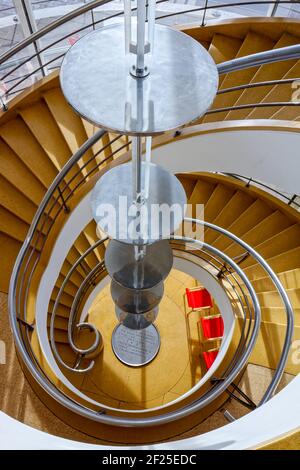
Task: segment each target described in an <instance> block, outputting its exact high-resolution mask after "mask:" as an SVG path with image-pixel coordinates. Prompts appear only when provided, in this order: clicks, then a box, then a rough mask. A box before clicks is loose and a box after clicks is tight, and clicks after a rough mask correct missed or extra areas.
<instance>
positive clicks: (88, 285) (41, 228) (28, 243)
mask: <svg viewBox="0 0 300 470" xmlns="http://www.w3.org/2000/svg"><path fill="white" fill-rule="evenodd" d="M162 1H164V0H161V2H162ZM161 2H158V3H161ZM104 3H109V0H107V1H104V0H102V1H94V2H91V3H89V4H87V5H84V6H83V7H81V8H79V9H77V10H74V11H72V12H71V13H69V14H68V15H65V16H64V17H62V18H60V19H58V20H56V21H55V22H53V23H52V24H51V25H48V26H46V27H45V28H43V29H42V30H40V31H38V32H37V33H34V34H33V35H32V36H30V38H27V39H26V40H24V41H22V42H21V43H20V44H18V45H17V46H15V47H14V48H12V50H10V51H8V53H6V54H4V55H2V57H0V64H3V63H4V62H6V61H8V60H10V59H11V58H12V57H13V56H14V55H15V54H16V53H17V52H19V51H20V50H22V49H23V48H24V47H26V46H28V45H30V44H32V43H34V41H37V40H38V39H39V38H41V37H44V36H45V35H46V34H47V33H48V32H50V31H52V30H53V29H55V28H57V27H58V26H61V25H62V24H64V23H65V22H66V21H69V20H71V19H73V18H75V17H77V16H79V15H81V14H83V13H84V12H86V11H89V10H91V9H92V8H95V7H96V6H99V5H102V4H104ZM251 3H265V2H249V4H251ZM268 3H270V4H277V3H278V2H268ZM279 3H289V2H279ZM299 3H300V1H299ZM223 6H225V5H223ZM209 8H212V7H210V6H209V5H207V4H206V5H205V7H204V11H207V10H208V9H209ZM214 8H216V6H214ZM199 10H201V9H199ZM115 16H120V13H118V14H116V15H113V16H112V17H115ZM168 16H171V15H168ZM112 17H111V18H112ZM161 18H162V17H161ZM106 19H107V18H106ZM101 21H102V20H101ZM97 23H100V21H98V22H97ZM85 28H86V27H84V28H82V29H81V30H84V29H85ZM79 31H80V30H79ZM69 34H70V33H69ZM69 34H68V36H69ZM61 40H62V38H60V39H59V40H58V41H56V42H55V43H52V44H51V45H49V46H47V47H46V48H45V49H44V50H46V49H48V48H50V47H52V46H53V45H54V44H57V43H58V42H60V41H61ZM44 50H43V51H44ZM43 51H40V52H43ZM35 56H36V54H35V55H33V56H31V57H30V58H27V59H26V61H28V60H31V59H32V58H34V57H35ZM299 57H300V46H291V47H286V48H282V49H278V50H274V51H267V52H264V53H259V54H253V55H251V56H248V57H243V58H240V59H234V60H232V61H229V62H227V63H223V64H219V66H218V69H219V73H220V74H223V73H230V72H232V71H236V70H241V69H244V68H248V67H253V66H257V65H262V64H267V63H272V62H276V61H281V60H290V59H291V58H293V59H295V58H299ZM56 59H57V58H56ZM56 59H55V60H56ZM26 61H25V62H23V63H22V64H18V65H17V66H16V67H15V68H14V69H13V71H10V72H8V73H7V74H6V75H5V77H4V78H8V77H9V75H10V73H12V72H14V71H16V70H17V69H18V68H19V67H21V66H22V65H24V63H26ZM44 65H45V64H44ZM37 70H38V69H37ZM33 73H35V72H33ZM26 78H28V76H27V77H26ZM22 80H23V81H24V79H22ZM277 82H278V83H277ZM279 82H280V83H281V82H282V84H284V83H286V81H276V84H279ZM20 83H21V82H18V84H14V85H13V86H12V87H11V88H10V89H9V90H8V93H10V92H12V91H13V90H14V89H16V88H17V86H18V85H20ZM269 84H270V86H272V85H274V84H275V83H274V82H272V83H271V81H270V82H269ZM251 86H252V85H250V84H249V85H242V86H241V87H240V89H242V87H245V88H247V87H249V88H250V87H251ZM253 86H266V82H261V83H257V84H255V85H254V84H253ZM235 90H236V87H235V88H229V89H227V90H222V93H227V92H229V93H230V92H231V91H235ZM299 104H300V103H297V104H296V103H292V104H291V103H290V104H288V103H279V104H278V103H276V104H275V103H266V105H267V106H268V105H269V106H272V105H273V106H275V105H276V106H278V105H287V106H289V105H291V106H292V105H299ZM258 105H262V104H261V103H260V104H258V103H256V104H252V105H247V106H253V107H256V106H258ZM231 109H234V107H231V108H230V107H228V108H222V109H221V110H211V111H209V112H220V111H224V110H231ZM238 109H241V108H238ZM104 135H105V131H103V130H99V131H98V132H96V133H95V134H94V135H93V136H92V137H91V138H90V139H88V140H87V142H86V143H85V144H84V145H82V146H81V147H80V149H79V150H78V151H77V152H76V153H75V154H74V155H73V157H72V158H71V159H70V160H69V161H68V162H67V163H66V165H65V166H64V167H63V169H62V170H61V172H60V173H59V174H58V176H57V177H56V178H55V180H54V181H53V183H52V184H51V186H50V187H49V189H48V191H47V193H46V195H45V196H44V199H43V201H42V203H41V204H40V207H39V209H38V211H37V213H36V215H35V217H34V219H33V221H32V224H31V227H30V230H29V232H28V235H27V237H26V240H25V242H24V244H23V246H22V248H21V251H20V253H19V255H18V257H17V260H16V263H15V266H14V269H13V273H12V277H11V282H10V289H9V312H10V323H11V328H12V331H13V336H14V340H15V343H16V347H17V350H18V353H19V356H20V357H21V360H22V361H23V362H24V364H25V366H26V368H27V369H28V371H29V372H30V374H31V375H32V377H33V378H34V380H36V382H37V383H38V384H39V385H40V386H41V387H42V388H43V390H45V391H46V392H47V393H48V394H49V395H50V396H51V397H52V398H53V399H55V400H56V401H58V402H59V403H60V404H61V405H63V406H65V407H66V408H68V409H69V410H71V411H73V412H75V413H77V414H79V415H81V416H84V417H86V418H89V419H91V420H94V421H99V422H102V423H107V424H111V425H115V426H153V425H157V424H163V423H166V422H170V421H174V420H176V419H179V418H182V417H184V416H188V415H189V414H191V413H193V412H195V411H197V410H199V409H201V408H203V407H205V406H206V405H207V404H209V403H211V402H212V401H213V400H214V399H215V398H216V397H218V396H219V395H220V394H221V393H223V392H224V391H226V390H227V389H228V387H229V386H230V384H231V383H232V382H233V380H234V379H235V377H236V376H237V374H238V373H239V372H240V371H242V370H243V368H244V367H245V365H246V364H247V360H248V358H249V356H250V354H251V351H252V349H253V347H254V345H255V341H256V338H257V336H258V334H259V326H260V306H259V302H258V299H257V295H256V293H255V291H254V289H253V287H252V285H251V283H250V282H249V280H248V279H247V277H246V275H245V273H244V272H243V270H242V268H241V266H240V265H241V264H242V261H241V260H239V261H237V260H232V259H230V258H229V257H228V256H226V254H224V253H222V252H221V251H219V250H218V249H216V248H215V247H213V246H210V245H208V244H206V243H202V242H200V241H197V240H194V239H189V238H182V237H174V240H173V242H172V243H173V244H174V245H176V249H177V251H180V252H181V255H182V256H186V255H187V254H188V255H189V256H198V262H201V263H203V262H205V263H208V264H210V266H211V267H212V268H213V269H215V271H216V272H215V278H216V279H217V280H218V282H220V283H224V284H225V283H229V285H230V286H231V289H230V290H229V291H228V289H227V292H228V294H229V295H231V296H232V295H233V298H232V300H233V301H234V302H236V304H237V305H239V306H240V311H241V313H242V318H243V327H242V335H241V338H240V341H239V344H238V347H237V349H236V351H235V354H234V356H233V358H232V359H231V361H230V364H229V365H228V368H227V369H226V370H225V372H224V374H223V377H221V378H217V379H218V380H216V381H215V382H214V383H213V384H212V387H211V388H210V389H209V390H208V391H207V392H206V393H204V394H203V395H202V396H201V397H199V398H198V399H197V400H195V401H194V402H192V403H189V404H188V405H186V406H184V407H182V408H178V409H176V410H173V411H171V412H170V411H167V412H166V413H161V414H159V415H155V416H148V417H147V416H146V417H138V418H136V417H134V418H132V417H129V416H128V414H130V413H129V411H128V410H124V411H122V410H118V411H119V416H116V415H110V414H109V413H107V412H105V413H103V409H104V407H102V406H99V410H94V409H91V408H89V407H88V405H87V404H85V405H83V404H82V403H79V402H77V401H76V400H75V399H74V397H73V398H70V397H69V396H67V394H66V391H63V390H60V389H59V388H57V386H56V385H55V384H54V383H52V382H51V379H50V378H49V377H47V376H46V375H45V372H44V371H43V370H42V368H41V367H40V365H39V363H38V361H37V359H36V358H35V356H34V353H33V351H32V349H31V344H30V331H31V330H32V327H33V325H31V324H29V322H28V319H27V314H26V313H27V302H28V295H29V292H30V288H31V287H32V281H33V278H34V275H35V274H36V273H37V270H38V267H39V262H40V260H41V257H42V254H43V250H44V249H45V247H46V243H47V240H48V238H49V235H50V234H51V233H52V232H53V229H54V227H55V226H56V222H57V221H58V220H60V218H61V217H63V216H64V213H65V217H67V213H68V212H69V204H70V202H71V201H72V198H73V197H74V195H77V193H78V190H79V189H80V188H81V187H82V185H83V184H84V183H85V182H86V181H87V180H88V178H89V177H91V176H93V175H95V174H97V172H98V171H99V170H101V169H103V168H105V166H106V164H107V163H109V162H111V160H112V159H114V160H117V161H116V163H118V160H119V161H121V162H122V161H123V160H122V159H121V158H120V157H121V156H122V154H123V153H124V151H125V149H126V150H128V149H129V148H130V144H131V143H130V142H126V143H125V144H123V143H122V141H121V139H122V137H121V136H118V137H116V138H114V139H112V141H111V142H110V143H109V144H107V145H104V146H103V147H102V148H101V149H100V150H99V151H98V152H97V153H96V154H95V155H93V156H92V157H89V158H88V160H87V161H86V162H85V163H84V164H79V161H80V160H81V158H82V157H83V156H84V155H85V154H86V152H87V151H88V150H90V149H91V148H92V147H93V145H94V144H96V143H97V142H98V141H99V140H100V139H101V138H102V137H103V136H104ZM111 143H115V144H118V145H119V146H118V148H117V149H116V150H114V152H112V153H111V154H110V155H109V156H106V157H105V158H103V160H101V162H100V163H99V159H100V157H102V156H104V152H105V151H107V149H108V147H109V145H111ZM106 153H107V152H106ZM126 158H127V157H126ZM128 158H129V157H128ZM87 165H89V167H87ZM74 169H75V171H74ZM83 169H84V170H85V171H86V173H85V175H83V173H82V170H83ZM71 171H73V173H71ZM71 174H72V176H71ZM188 221H189V222H190V223H196V224H202V225H204V226H205V227H206V228H207V229H208V230H214V231H217V232H218V233H220V234H222V235H223V236H226V237H228V238H229V239H230V240H231V241H233V242H235V243H237V244H238V245H239V246H241V247H242V248H243V250H244V253H247V256H252V257H253V259H254V260H255V262H257V263H258V264H260V265H261V266H262V267H263V268H264V270H265V271H266V273H267V274H268V276H269V277H270V279H271V280H272V282H273V284H274V286H275V288H276V289H277V291H278V292H279V294H280V297H281V300H282V304H283V306H284V307H285V310H286V315H287V326H286V335H285V341H284V346H283V350H282V353H281V357H280V360H279V363H278V366H277V368H276V371H275V373H274V375H273V378H272V381H271V383H270V385H269V386H268V389H267V390H266V392H265V394H264V396H263V398H262V400H261V402H260V404H262V403H265V402H266V401H267V400H268V399H270V398H271V396H272V395H273V393H274V392H275V390H276V387H277V385H278V383H279V381H280V379H281V376H282V373H283V371H284V367H285V364H286V361H287V356H288V352H289V348H290V343H291V337H292V332H293V311H292V307H291V304H290V301H289V299H288V297H287V295H286V293H285V290H284V289H283V287H282V285H281V283H280V281H279V279H278V277H277V276H276V274H275V273H274V272H273V271H272V269H271V268H270V267H269V265H268V264H267V263H266V261H265V260H264V259H263V258H262V257H261V256H260V255H259V254H258V253H257V252H255V250H253V249H252V248H251V247H250V246H249V245H247V244H246V243H244V242H243V241H242V240H240V239H239V238H238V237H236V236H235V235H233V234H232V233H230V232H228V231H227V230H224V229H222V228H220V227H217V226H215V225H213V224H210V223H207V222H205V221H200V220H195V219H188ZM60 223H61V221H60ZM103 242H104V241H103V240H101V241H99V242H97V243H98V244H99V245H100V244H101V243H103ZM186 244H188V245H189V244H192V245H196V246H197V255H196V253H195V252H194V251H192V252H190V253H189V250H188V249H186V248H187V247H186V246H185V245H186ZM97 246H98V245H97ZM93 249H94V247H91V251H92V250H93ZM86 255H87V253H85V254H84V256H82V257H81V258H82V259H80V260H78V261H77V263H78V264H76V266H77V265H79V264H80V263H81V262H83V261H84V258H85V256H86ZM74 269H75V268H74ZM71 271H72V270H71ZM71 274H72V273H71V272H69V274H68V275H67V277H66V278H65V280H64V282H63V284H62V286H61V287H60V289H59V293H58V295H57V297H56V300H55V304H54V308H53V311H52V317H51V323H50V343H51V347H52V351H53V352H54V355H55V357H56V359H57V361H58V362H59V363H60V365H61V366H62V367H65V368H66V369H71V370H74V367H71V366H69V365H68V364H66V363H65V362H64V361H63V360H62V359H61V358H60V356H59V354H58V351H57V349H56V346H55V335H54V324H55V314H56V309H57V306H58V304H59V299H60V296H61V294H62V293H63V291H64V288H65V286H66V284H67V282H68V279H69V277H70V276H71ZM99 274H101V275H104V274H105V270H104V265H103V264H102V263H101V264H100V265H99V266H96V267H95V268H94V270H92V271H91V272H90V273H88V275H87V277H86V280H85V282H84V283H83V285H82V286H81V288H80V290H79V292H78V295H77V296H76V298H75V299H74V302H73V306H72V309H71V311H70V318H69V326H68V340H69V343H70V347H71V349H72V350H73V352H74V355H75V357H76V360H75V369H76V370H77V372H86V371H88V370H90V368H91V367H92V366H93V361H91V362H90V363H89V365H88V366H87V367H86V368H81V362H82V359H83V358H84V357H85V356H86V355H88V354H89V353H90V352H93V351H95V350H96V349H97V346H98V344H99V336H97V330H95V329H93V327H91V330H92V331H93V332H94V333H95V342H94V344H93V345H92V347H91V348H89V349H88V350H83V349H80V348H77V346H76V344H75V342H74V340H73V335H74V331H75V329H76V328H79V329H80V328H82V327H84V328H85V327H89V326H86V325H83V324H80V322H79V323H78V311H79V309H80V305H81V302H82V299H83V298H84V296H85V295H86V294H87V292H88V290H89V289H92V283H93V282H97V280H98V277H99ZM244 286H246V287H244ZM124 415H125V416H124Z"/></svg>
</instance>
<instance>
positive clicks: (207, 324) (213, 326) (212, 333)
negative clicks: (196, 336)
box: [201, 316, 224, 339]
mask: <svg viewBox="0 0 300 470" xmlns="http://www.w3.org/2000/svg"><path fill="white" fill-rule="evenodd" d="M201 325H202V331H203V335H204V338H206V339H212V338H221V337H222V336H223V334H224V322H223V318H222V317H221V316H218V317H207V318H205V317H203V318H201Z"/></svg>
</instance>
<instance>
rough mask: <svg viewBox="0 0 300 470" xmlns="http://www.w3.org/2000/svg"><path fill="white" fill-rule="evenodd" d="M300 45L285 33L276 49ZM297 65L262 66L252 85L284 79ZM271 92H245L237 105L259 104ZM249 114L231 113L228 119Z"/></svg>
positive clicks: (246, 112) (256, 90) (266, 88)
mask: <svg viewBox="0 0 300 470" xmlns="http://www.w3.org/2000/svg"><path fill="white" fill-rule="evenodd" d="M298 43H299V38H297V37H296V36H293V35H291V34H289V33H284V34H283V35H282V36H281V38H280V39H279V40H278V42H277V43H276V44H275V46H274V49H278V48H281V47H287V46H291V45H294V44H298ZM295 63H296V60H290V61H284V62H278V63H273V64H267V65H262V66H261V67H260V68H259V69H258V70H257V72H256V74H255V75H254V77H253V78H252V80H251V82H250V83H254V82H264V81H268V80H279V79H282V77H283V76H284V75H285V74H286V73H287V72H288V71H289V70H290V69H291V68H292V67H293V66H294V65H295ZM270 90H271V88H270V87H269V86H267V87H259V88H252V89H247V90H244V91H242V92H241V93H240V96H239V97H238V99H237V100H236V102H235V104H236V105H241V104H247V103H251V104H252V103H258V102H260V101H261V100H262V99H263V98H264V97H265V96H266V95H267V94H268V93H269V92H270ZM248 114H249V110H248V109H244V110H239V111H230V112H229V113H228V115H227V116H226V119H246V118H247V115H248Z"/></svg>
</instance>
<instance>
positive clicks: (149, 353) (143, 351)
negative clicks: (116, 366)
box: [111, 324, 160, 367]
mask: <svg viewBox="0 0 300 470" xmlns="http://www.w3.org/2000/svg"><path fill="white" fill-rule="evenodd" d="M111 344H112V349H113V352H114V354H115V355H116V357H117V358H118V359H119V361H121V362H123V364H126V365H127V366H132V367H140V366H144V365H146V364H149V362H151V361H152V360H153V359H154V358H155V356H156V355H157V353H158V351H159V347H160V336H159V333H158V331H157V329H156V328H155V326H154V325H150V326H148V327H147V328H144V329H142V330H132V329H129V328H126V326H124V325H122V324H120V325H118V326H117V327H116V328H115V329H114V331H113V334H112V339H111Z"/></svg>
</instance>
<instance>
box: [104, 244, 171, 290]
mask: <svg viewBox="0 0 300 470" xmlns="http://www.w3.org/2000/svg"><path fill="white" fill-rule="evenodd" d="M104 259H105V267H106V270H107V272H108V274H109V275H110V277H111V278H112V279H114V280H115V281H116V282H118V283H119V284H121V285H122V286H124V287H128V288H129V289H149V288H151V287H153V286H156V284H158V283H160V282H161V281H163V280H164V279H165V278H166V277H167V275H168V274H169V272H170V271H171V269H172V265H173V253H172V248H171V246H170V243H169V240H159V241H157V242H155V243H150V244H147V245H142V247H141V250H139V247H137V246H135V245H131V244H129V243H122V242H119V241H117V240H110V242H109V243H108V245H107V247H106V250H105V258H104Z"/></svg>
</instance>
